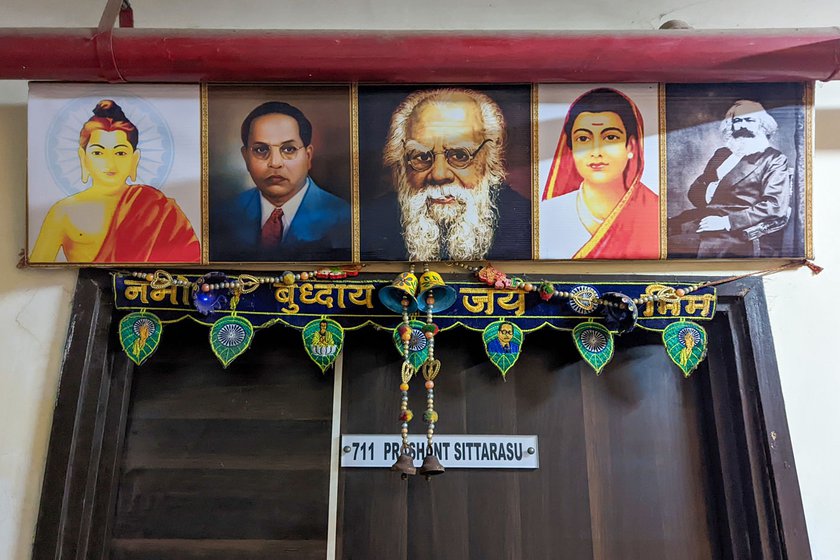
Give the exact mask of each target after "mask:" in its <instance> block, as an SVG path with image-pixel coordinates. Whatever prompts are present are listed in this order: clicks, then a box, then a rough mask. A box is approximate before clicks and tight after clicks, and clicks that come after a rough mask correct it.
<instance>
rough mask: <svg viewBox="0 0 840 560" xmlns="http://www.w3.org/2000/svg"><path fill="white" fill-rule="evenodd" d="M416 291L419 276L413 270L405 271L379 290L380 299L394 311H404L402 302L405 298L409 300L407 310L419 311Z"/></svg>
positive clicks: (409, 311)
mask: <svg viewBox="0 0 840 560" xmlns="http://www.w3.org/2000/svg"><path fill="white" fill-rule="evenodd" d="M416 293H417V277H416V276H415V275H414V274H413V273H411V272H403V273H402V274H400V275H399V276H397V277H396V278H395V279H394V281H393V282H391V285H390V286H385V287H384V288H381V289H380V290H379V301H381V302H382V305H384V306H385V307H387V308H388V309H390V310H391V311H393V312H394V313H402V311H403V304H402V302H403V300H404V299H405V300H407V301H408V306H407V307H406V311H407V312H408V313H414V312H415V311H417V299H416V298H415V297H414V295H415V294H416Z"/></svg>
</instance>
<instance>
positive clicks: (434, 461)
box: [419, 453, 446, 480]
mask: <svg viewBox="0 0 840 560" xmlns="http://www.w3.org/2000/svg"><path fill="white" fill-rule="evenodd" d="M445 471H446V469H444V468H443V465H441V464H440V461H438V458H437V457H435V456H434V455H432V454H431V453H429V454H428V455H426V458H425V459H423V466H422V467H420V471H419V473H420V474H422V475H425V476H426V480H428V479H429V477H432V476H435V475H438V474H443V473H444V472H445Z"/></svg>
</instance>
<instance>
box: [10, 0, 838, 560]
mask: <svg viewBox="0 0 840 560" xmlns="http://www.w3.org/2000/svg"><path fill="white" fill-rule="evenodd" d="M104 4H105V0H76V1H74V2H66V1H64V0H3V8H2V10H0V26H10V27H11V26H15V27H23V26H54V27H65V26H86V27H90V26H95V25H96V23H97V21H98V19H99V14H100V11H101V8H102V6H104ZM133 4H134V6H135V23H136V25H137V26H138V27H211V28H233V27H240V28H264V27H271V28H297V29H315V28H326V29H346V28H360V29H364V28H375V29H412V28H414V29H441V28H444V29H557V30H562V29H655V28H657V27H658V26H659V25H660V24H661V23H662V22H664V21H666V20H668V19H683V20H686V21H688V22H690V23H692V24H693V25H694V26H695V27H697V28H707V29H711V28H752V27H809V26H811V27H818V26H829V25H840V2H837V1H836V0H820V1H811V2H798V3H793V2H789V1H787V0H747V1H742V2H738V3H737V5H735V3H733V2H732V1H731V0H715V1H699V2H694V3H687V4H685V5H683V4H682V3H678V2H676V1H675V0H658V1H646V2H635V3H634V2H625V3H621V4H618V3H613V2H606V1H604V0H591V1H589V2H575V3H563V2H558V1H557V0H542V1H539V0H526V1H524V2H502V1H499V0H496V1H491V0H485V1H475V0H461V1H459V2H452V1H451V0H424V1H423V2H419V3H418V2H395V1H389V0H376V1H373V0H348V1H345V2H335V1H333V0H308V1H307V2H305V3H302V2H289V1H286V2H280V1H277V0H253V1H251V2H248V3H246V4H245V5H247V7H248V9H247V10H246V9H242V8H240V7H237V6H234V5H232V4H230V3H228V2H224V1H222V0H181V1H180V2H171V1H168V0H145V1H142V2H141V1H138V0H135V1H134V3H133ZM245 5H243V6H245ZM0 56H2V53H0ZM816 101H817V110H816V129H817V133H816V142H815V155H814V223H815V226H814V240H815V245H816V251H817V259H816V262H817V263H819V264H820V265H822V266H824V267H826V270H825V272H823V273H822V274H821V275H820V276H817V277H812V276H811V274H810V272H808V271H807V270H802V271H798V272H790V273H783V274H780V275H777V276H773V277H771V278H769V279H768V280H767V292H768V303H769V309H770V317H771V322H772V327H773V333H774V337H775V344H776V352H777V357H778V361H779V368H780V371H781V379H782V386H783V391H784V396H785V403H786V406H787V412H788V422H789V425H790V431H791V435H792V439H793V447H794V453H795V456H796V468H797V471H798V473H799V481H800V486H801V489H802V498H803V502H804V507H805V515H806V518H807V523H808V531H809V535H810V539H811V546H812V549H813V555H814V558H815V559H817V560H834V559H836V558H840V531H838V527H840V506H838V504H840V483H838V478H840V477H838V475H837V472H838V467H837V465H838V464H840V435H838V428H840V403H838V402H837V399H838V395H840V365H837V362H836V361H833V360H835V356H834V354H833V352H832V350H833V347H834V345H835V344H837V343H836V339H837V330H838V329H837V325H836V324H835V322H834V321H833V320H832V314H833V313H835V312H836V310H834V309H833V306H832V305H831V302H832V298H833V297H835V294H836V293H837V292H838V288H840V243H838V238H840V216H838V210H837V209H838V208H840V185H838V177H840V82H833V83H830V84H818V86H817V91H816ZM25 135H26V84H25V83H22V82H2V81H0V177H2V180H3V185H2V187H0V278H2V283H0V321H2V323H1V324H2V326H0V559H9V560H24V559H28V558H29V557H30V550H31V541H32V537H33V532H34V526H35V520H36V517H37V512H38V503H39V499H40V496H39V494H40V487H41V478H42V476H43V467H44V460H45V454H46V449H47V443H48V441H47V440H48V437H49V429H50V424H51V415H52V407H53V402H54V400H55V395H56V392H57V385H58V369H59V365H60V358H61V352H62V348H63V343H64V339H65V336H66V326H67V322H68V318H69V310H70V300H71V295H72V289H73V283H74V281H75V276H76V275H75V273H74V272H73V271H69V270H55V271H49V270H38V271H33V270H17V269H16V268H15V264H16V263H17V260H18V257H17V253H18V251H19V250H20V249H21V248H23V245H24V211H25V204H26V203H25V184H26V166H25V161H26V153H25V146H26V140H25ZM727 266H730V267H731V266H732V265H727ZM558 269H559V270H558ZM554 270H555V271H558V272H565V273H572V274H582V273H583V272H584V270H583V268H582V267H581V266H580V265H568V266H562V267H555V268H554ZM586 271H591V272H597V273H602V272H616V273H627V272H639V273H646V274H650V273H656V272H668V273H674V272H683V271H685V272H694V273H697V272H708V273H710V274H722V273H726V272H728V270H726V269H725V268H723V267H721V266H717V267H709V266H705V267H698V266H696V265H695V266H688V265H678V266H673V265H669V266H664V265H659V264H645V265H636V266H632V267H630V266H616V265H600V266H593V265H591V264H588V265H586Z"/></svg>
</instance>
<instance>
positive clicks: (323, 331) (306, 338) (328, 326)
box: [302, 317, 344, 373]
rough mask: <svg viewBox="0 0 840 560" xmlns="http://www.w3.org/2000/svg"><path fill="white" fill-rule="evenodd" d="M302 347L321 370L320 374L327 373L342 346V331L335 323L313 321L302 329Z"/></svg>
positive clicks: (319, 320)
mask: <svg viewBox="0 0 840 560" xmlns="http://www.w3.org/2000/svg"><path fill="white" fill-rule="evenodd" d="M302 335H303V347H304V349H305V350H306V353H307V354H309V357H310V358H312V361H313V362H315V363H316V364H318V367H320V368H321V373H324V372H325V371H327V368H328V367H330V366H331V365H332V364H333V362H335V359H336V358H337V357H338V353H339V352H341V347H342V346H343V345H344V329H343V328H342V327H341V325H339V324H338V323H337V322H336V321H333V320H332V319H327V318H326V317H324V318H321V319H315V320H314V321H310V322H309V323H307V324H306V326H305V327H303V331H302Z"/></svg>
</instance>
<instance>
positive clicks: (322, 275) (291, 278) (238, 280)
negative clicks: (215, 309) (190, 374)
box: [129, 265, 364, 294]
mask: <svg viewBox="0 0 840 560" xmlns="http://www.w3.org/2000/svg"><path fill="white" fill-rule="evenodd" d="M363 266H364V265H360V266H359V267H354V268H349V269H348V268H323V269H318V270H311V271H302V272H292V271H290V270H286V271H284V272H281V273H280V275H279V276H253V275H251V274H240V275H239V276H238V277H231V278H229V279H226V280H224V281H222V282H204V281H203V278H204V276H201V277H199V279H198V281H196V282H193V281H191V280H188V279H187V278H186V277H185V276H173V275H172V274H171V273H169V272H167V271H165V270H156V271H155V272H154V273H150V272H131V273H129V275H130V276H132V277H134V278H139V279H141V280H145V281H146V282H149V284H150V285H151V287H152V288H153V289H156V290H164V289H166V288H169V287H170V286H187V287H193V288H195V289H197V290H201V291H202V292H210V291H214V290H222V289H229V290H240V291H241V292H242V293H243V294H248V293H251V292H253V291H255V290H256V289H257V288H258V287H259V286H260V285H262V284H272V285H273V284H284V285H286V286H292V285H294V284H296V283H297V282H306V281H308V280H310V279H315V278H318V279H325V280H326V279H329V280H339V279H343V278H346V277H347V276H355V275H357V274H358V269H359V268H361V267H363Z"/></svg>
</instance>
